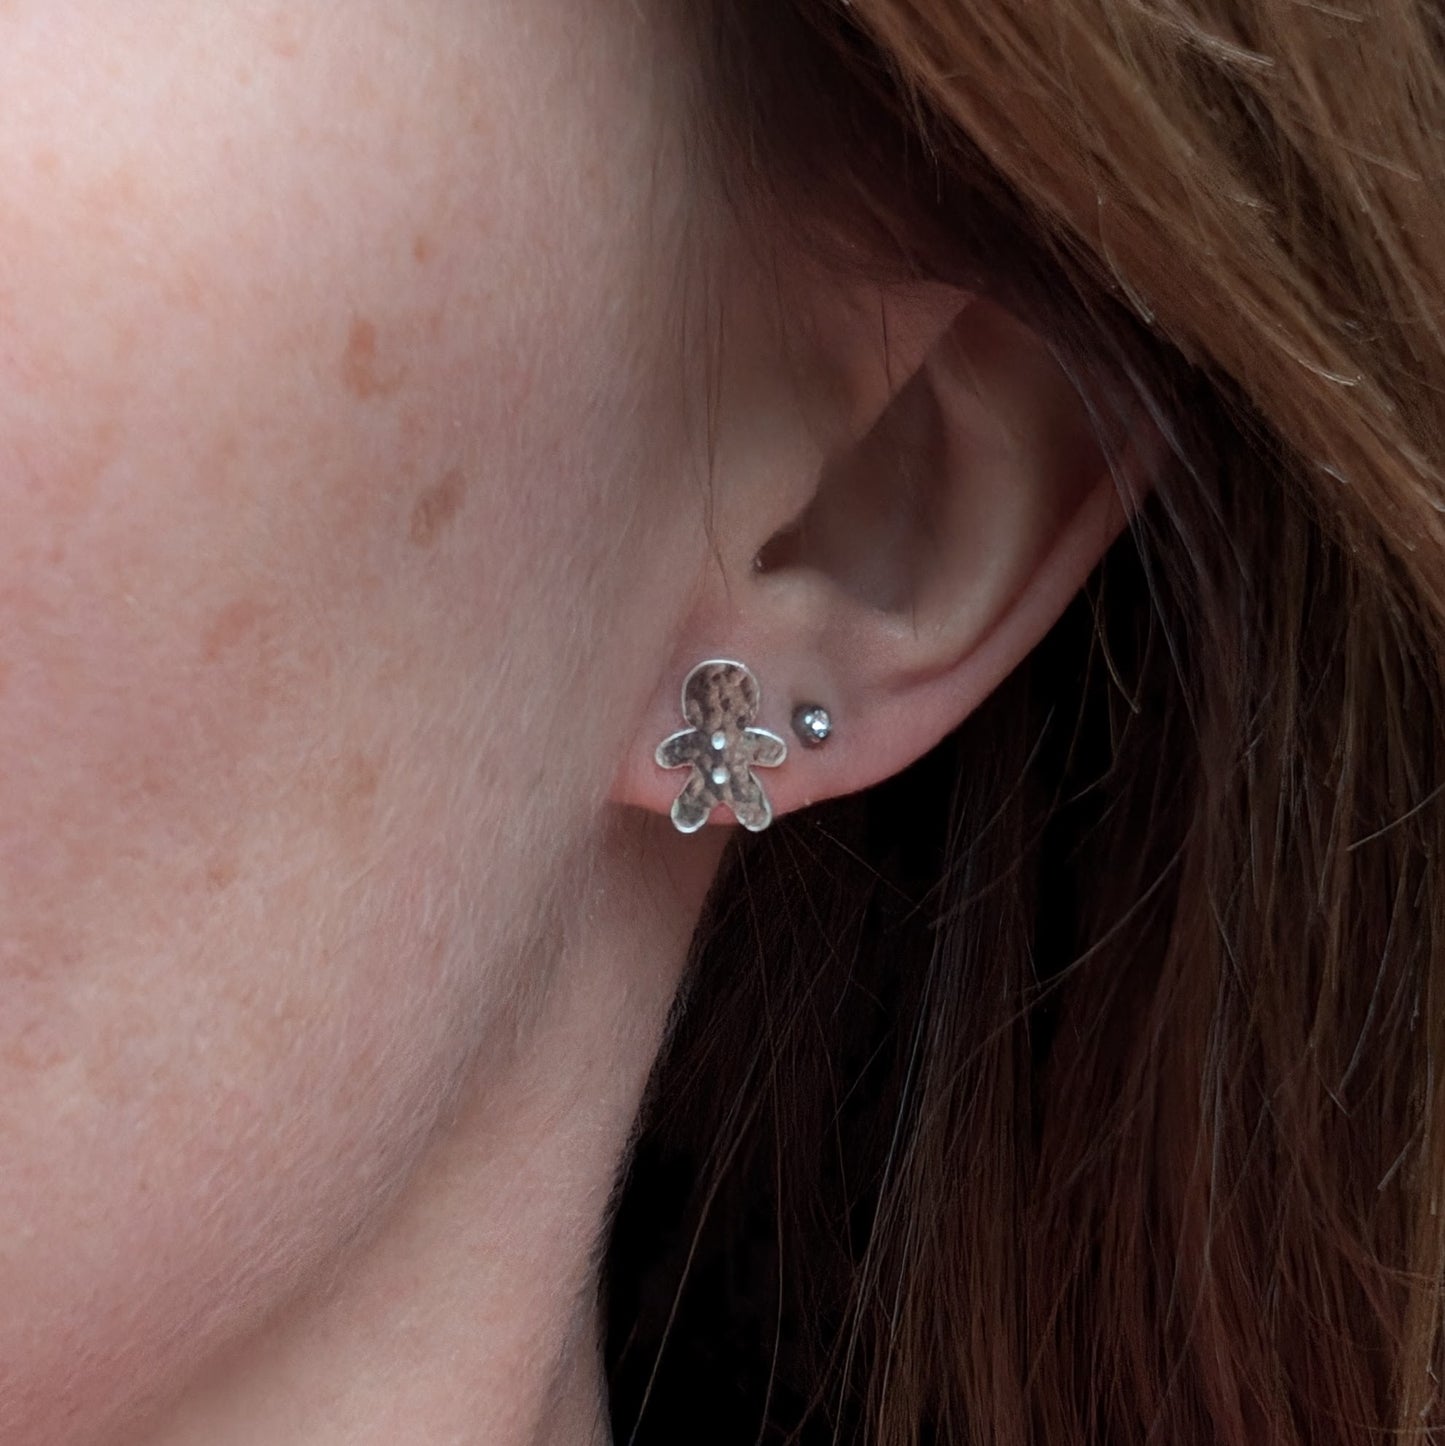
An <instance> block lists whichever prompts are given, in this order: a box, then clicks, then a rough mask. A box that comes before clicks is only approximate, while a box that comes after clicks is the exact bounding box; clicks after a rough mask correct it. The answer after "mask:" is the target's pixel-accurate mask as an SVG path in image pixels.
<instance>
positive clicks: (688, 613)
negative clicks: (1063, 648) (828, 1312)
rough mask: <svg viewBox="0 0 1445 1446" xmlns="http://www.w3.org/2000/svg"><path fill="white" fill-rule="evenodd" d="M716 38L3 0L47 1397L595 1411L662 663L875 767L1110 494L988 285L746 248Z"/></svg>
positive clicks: (1, 603)
mask: <svg viewBox="0 0 1445 1446" xmlns="http://www.w3.org/2000/svg"><path fill="white" fill-rule="evenodd" d="M699 73H700V67H699V66H698V64H697V57H695V56H694V55H692V54H691V52H690V49H689V41H688V39H687V37H686V36H685V35H684V33H683V32H682V30H681V28H680V27H678V26H677V25H675V24H674V23H673V18H672V16H671V14H670V12H669V10H668V7H666V6H665V5H663V4H660V3H651V0H646V3H642V0H637V3H634V0H587V3H586V4H580V3H578V0H407V3H406V4H404V5H403V4H400V3H396V0H351V3H349V4H348V5H347V6H346V7H344V8H340V7H337V6H334V5H331V4H323V3H320V0H317V3H292V4H288V5H286V6H278V5H274V4H271V3H262V0H208V3H206V4H205V5H198V4H195V3H193V0H141V3H136V4H128V5H118V4H115V3H113V0H60V3H57V0H0V95H3V96H4V97H5V100H4V103H3V105H0V508H3V515H4V518H5V527H4V528H3V529H0V1000H3V1008H0V1300H3V1301H4V1302H6V1304H5V1308H4V1309H3V1310H0V1440H3V1441H5V1442H6V1443H10V1446H70V1443H84V1446H90V1443H112V1442H126V1443H134V1446H182V1443H186V1446H189V1443H197V1446H199V1443H207V1446H252V1443H255V1446H261V1443H265V1446H292V1443H295V1446H329V1443H342V1442H345V1443H349V1446H369V1443H377V1446H381V1443H397V1442H403V1443H412V1442H415V1443H422V1446H429V1443H441V1442H446V1443H473V1442H475V1443H485V1446H530V1443H540V1442H547V1443H559V1446H582V1443H589V1442H596V1441H601V1440H604V1439H606V1427H605V1400H604V1390H603V1384H602V1381H601V1379H600V1372H599V1370H598V1365H597V1359H598V1354H597V1352H598V1336H597V1320H596V1314H597V1313H596V1301H595V1293H596V1276H595V1270H596V1258H597V1250H598V1245H599V1241H600V1240H601V1238H602V1236H603V1234H604V1232H605V1225H606V1206H607V1201H608V1198H609V1194H610V1191H611V1189H612V1186H613V1183H614V1180H615V1178H616V1174H617V1171H618V1169H619V1168H620V1166H621V1164H622V1162H623V1159H624V1151H625V1148H626V1144H627V1139H628V1136H629V1132H630V1130H631V1128H632V1125H633V1122H634V1119H635V1116H636V1111H637V1108H638V1102H639V1099H640V1096H641V1093H642V1090H643V1086H644V1084H645V1081H646V1077H647V1073H648V1071H649V1069H650V1067H651V1065H652V1062H653V1060H654V1058H655V1055H656V1052H657V1049H658V1047H659V1043H660V1040H661V1037H662V1031H663V1028H664V1023H665V1020H666V1016H667V1011H668V1009H669V1007H670V1005H671V1002H672V1000H673V997H674V995H675V992H676V989H677V986H678V983H679V980H680V978H681V975H682V971H683V968H684V960H685V956H686V950H687V943H688V939H689V937H690V935H691V933H692V931H693V928H694V925H695V923H696V919H697V915H698V911H699V909H700V906H701V903H702V899H703V895H704V893H705V890H706V888H707V886H708V884H709V882H710V880H711V878H712V876H713V874H714V872H715V870H716V867H717V864H718V860H719V858H720V855H721V852H722V848H723V846H724V842H725V840H726V839H727V837H728V835H729V832H730V830H729V828H728V827H727V825H728V822H729V820H728V819H727V818H726V816H725V812H724V811H722V810H719V811H718V813H717V814H715V815H714V818H713V821H712V826H709V827H708V828H706V829H704V830H703V831H702V832H701V833H699V834H698V835H696V836H695V837H692V838H686V839H684V838H682V837H681V836H679V835H678V834H677V833H676V832H675V831H674V830H673V829H672V827H671V825H670V824H669V822H668V818H667V813H668V809H669V807H670V805H671V802H672V799H673V797H674V795H675V793H676V790H677V786H678V777H677V775H676V774H669V773H667V772H666V771H664V770H662V769H660V768H658V767H657V765H656V763H655V761H654V759H653V750H654V749H655V747H656V744H657V742H658V740H659V739H661V738H662V737H663V736H665V735H666V734H668V733H670V732H673V731H675V730H676V728H677V727H678V726H679V724H678V719H677V697H678V688H679V686H680V681H681V679H682V677H683V676H684V675H685V673H686V672H687V669H688V668H689V667H690V666H691V665H692V664H693V663H695V662H696V661H698V660H699V659H702V658H707V657H718V656H721V657H739V658H743V659H745V660H746V661H747V663H748V665H749V666H750V667H751V668H753V670H754V671H755V672H757V673H758V675H759V677H760V678H761V679H762V680H763V684H764V689H765V707H764V713H763V716H761V717H760V718H759V720H758V722H759V725H760V726H761V727H765V728H769V729H772V730H773V731H775V732H779V733H785V732H786V730H787V718H788V714H789V711H790V709H791V707H792V704H793V702H794V701H796V699H797V698H800V697H801V698H808V699H816V700H819V701H823V702H826V703H827V704H828V706H829V707H830V711H831V712H832V713H833V716H834V719H835V721H836V722H837V724H838V735H837V738H836V739H835V741H834V742H832V743H830V744H829V746H828V748H826V749H823V750H818V751H817V752H815V753H807V752H805V751H804V750H802V749H801V748H794V749H793V750H792V752H791V755H790V758H789V761H788V763H787V765H786V766H784V767H783V768H780V769H777V770H773V771H772V772H771V773H770V775H769V777H768V794H769V797H770V799H771V801H772V804H773V809H774V812H775V813H776V814H778V815H780V816H781V815H783V814H786V813H788V812H790V811H792V810H794V809H797V808H799V807H801V806H804V805H806V804H807V803H808V802H810V801H812V800H815V799H819V798H823V797H826V796H829V795H831V794H835V793H842V792H847V791H850V790H852V789H856V788H860V787H866V786H867V785H868V784H870V783H872V782H874V781H876V779H878V778H880V777H883V776H886V775H887V774H888V773H890V772H893V771H895V770H896V769H897V768H900V767H902V766H904V765H905V764H906V763H908V762H909V761H911V759H912V758H914V757H916V756H918V754H919V753H920V752H921V751H923V750H924V749H926V748H927V747H928V746H929V745H930V744H931V743H932V742H933V741H935V740H936V739H937V738H938V737H940V736H942V734H943V733H944V732H946V731H947V730H948V729H949V728H950V727H952V726H953V725H954V724H955V723H956V722H957V721H958V720H959V719H960V718H962V717H963V716H964V714H966V713H967V711H968V710H969V709H970V708H971V707H973V706H974V705H975V704H976V703H977V701H978V700H979V699H980V698H982V697H983V696H985V695H986V694H987V692H988V691H989V690H990V689H991V688H992V687H993V686H994V685H995V684H996V683H997V681H998V680H999V679H1000V678H1001V677H1002V676H1003V675H1004V674H1005V673H1006V672H1007V671H1008V670H1009V669H1010V668H1011V667H1012V666H1013V665H1014V664H1015V663H1016V662H1017V660H1018V659H1019V658H1020V657H1022V656H1023V655H1024V653H1026V652H1027V651H1028V649H1029V648H1030V647H1031V646H1032V645H1033V643H1034V642H1035V641H1036V640H1037V638H1038V637H1039V636H1040V635H1041V634H1042V632H1043V631H1044V630H1045V629H1046V628H1047V627H1048V625H1049V623H1050V622H1051V621H1052V620H1053V618H1054V617H1056V616H1057V614H1058V612H1059V611H1060V609H1061V608H1062V607H1063V606H1064V604H1065V603H1066V602H1067V600H1068V598H1069V597H1070V596H1071V595H1072V594H1073V593H1074V591H1076V590H1077V588H1078V586H1079V584H1080V582H1081V581H1082V579H1083V577H1084V576H1085V575H1086V574H1087V571H1088V569H1089V567H1090V566H1091V565H1092V563H1093V562H1094V560H1096V559H1097V557H1098V556H1099V554H1100V552H1101V551H1102V550H1103V548H1104V547H1105V546H1106V545H1107V543H1108V541H1109V540H1110V538H1111V537H1112V536H1114V535H1115V533H1116V532H1117V530H1118V528H1119V526H1120V525H1121V523H1122V519H1123V510H1122V508H1121V507H1120V505H1119V503H1118V502H1117V500H1116V498H1115V495H1114V491H1113V489H1112V487H1111V486H1109V485H1107V484H1106V483H1105V482H1104V481H1102V480H1101V476H1100V469H1099V466H1098V459H1097V457H1096V456H1095V455H1093V454H1092V453H1091V452H1090V451H1089V449H1088V447H1087V445H1086V443H1085V441H1084V440H1083V432H1082V422H1081V417H1082V412H1081V409H1080V408H1079V407H1078V406H1077V403H1076V400H1075V399H1074V398H1073V394H1072V391H1071V389H1070V388H1069V386H1068V385H1067V384H1066V383H1065V382H1064V381H1063V379H1062V377H1061V376H1060V374H1059V373H1058V372H1057V369H1056V368H1052V363H1050V362H1049V361H1048V358H1047V355H1046V353H1045V352H1044V351H1043V350H1042V348H1041V347H1039V346H1038V345H1037V343H1036V341H1035V340H1034V339H1032V338H1031V335H1030V334H1027V333H1025V332H1023V331H1022V330H1021V329H1019V328H1016V327H1012V326H1011V325H1009V324H1008V323H1006V322H1005V321H1003V320H1001V319H1000V318H999V317H998V316H996V315H994V314H993V313H991V312H990V310H989V309H988V307H987V306H986V304H984V303H981V302H978V301H977V300H976V299H972V298H967V297H963V296H959V295H955V294H951V293H949V292H948V291H946V289H944V288H929V289H920V288H899V289H898V290H897V291H896V293H895V292H890V291H888V290H886V289H881V288H880V286H879V284H878V283H877V282H876V281H873V282H869V283H868V284H867V285H866V286H864V285H862V284H861V283H853V282H851V281H847V280H844V279H834V278H828V277H823V276H821V275H819V274H815V273H814V272H813V271H811V270H810V269H809V268H808V267H806V266H805V265H803V264H802V262H801V260H800V259H799V258H797V257H791V258H790V257H789V255H788V253H787V252H786V250H785V248H782V247H781V245H780V244H779V245H778V246H776V247H774V254H775V256H776V257H778V258H780V261H779V265H780V269H779V271H778V272H777V274H775V275H771V276H769V277H767V278H766V284H763V279H762V278H760V277H759V276H758V272H757V268H756V267H755V266H754V265H752V264H751V260H752V253H751V252H748V253H747V254H746V255H745V254H744V250H743V248H744V246H745V245H746V244H751V243H750V242H749V241H748V238H747V237H746V228H745V227H743V226H741V225H738V226H737V227H734V226H732V225H731V224H730V223H728V222H727V221H726V220H725V218H724V217H723V215H722V212H721V209H720V207H719V205H718V201H717V197H716V195H715V194H714V190H713V187H712V183H711V181H710V179H709V176H708V174H707V169H706V167H705V166H704V165H702V164H700V162H699V160H698V157H697V154H696V147H695V146H690V145H689V144H687V143H686V141H685V137H686V136H687V135H688V133H689V132H688V125H687V122H688V121H689V119H690V118H691V117H692V115H693V110H692V108H695V107H697V106H699V105H701V104H703V103H704V102H702V101H701V100H700V99H699V95H698V75H699ZM753 239H754V240H756V238H753ZM709 268H711V269H712V273H713V274H714V275H715V276H716V277H721V278H722V293H721V294H722V295H723V296H724V297H725V299H726V315H727V317H728V327H727V347H726V350H725V353H724V354H723V357H722V360H721V366H722V372H721V376H722V381H721V385H720V386H717V385H715V380H716V379H715V378H713V377H710V375H709V371H708V368H707V367H705V366H703V365H701V364H700V362H701V360H702V357H701V348H700V347H699V345H698V343H697V336H698V334H706V333H707V328H706V327H705V326H704V327H694V325H693V324H692V321H690V320H689V318H690V316H692V313H691V311H690V303H689V301H688V296H689V294H690V292H689V288H690V286H691V284H692V280H693V279H694V278H696V277H698V276H700V274H701V273H702V272H704V271H706V270H708V269H709ZM780 277H781V279H782V280H781V284H782V287H783V291H782V293H781V294H782V295H783V296H784V297H785V298H786V303H785V306H784V314H783V315H780V314H779V296H780V292H779V278H780ZM663 278H665V279H666V282H667V284H663V282H662V279H663ZM885 313H886V314H887V316H888V317H889V318H890V322H891V325H890V326H889V328H888V334H889V336H890V339H891V340H890V350H889V353H888V355H886V356H885V355H884V352H883V350H882V349H881V348H880V345H879V340H878V339H879V334H880V327H879V318H880V315H882V314H885ZM693 319H694V320H695V318H693ZM920 368H922V371H920ZM925 374H928V375H932V376H934V379H935V381H936V395H937V396H938V397H939V398H940V399H941V404H940V407H939V408H938V409H937V410H938V415H939V416H940V417H941V418H942V419H943V424H945V425H946V428H947V430H948V444H947V446H946V447H944V448H943V449H942V450H941V451H940V449H939V448H938V447H936V446H933V445H932V444H930V445H929V447H927V448H925V450H926V451H927V453H928V455H929V456H932V457H935V458H937V457H943V458H944V459H945V460H944V461H943V462H942V463H940V465H939V470H938V476H937V479H936V495H935V496H933V497H931V498H930V500H929V503H928V508H929V515H928V518H927V527H926V529H923V530H924V531H926V533H927V538H928V546H927V547H922V546H920V545H918V543H917V540H916V539H913V538H912V537H911V535H910V533H909V525H910V524H909V522H908V519H906V518H904V519H903V520H902V521H900V522H899V523H898V526H897V527H894V528H892V530H891V531H889V529H888V528H886V527H885V528H884V529H883V532H885V533H887V535H888V536H890V537H892V538H893V539H894V542H893V545H891V546H889V547H880V546H878V545H877V541H876V540H877V538H878V537H879V536H880V528H879V520H880V516H884V515H886V514H887V509H888V507H889V506H890V505H891V504H890V503H889V502H888V500H887V499H888V497H889V495H890V494H889V493H888V491H887V489H886V488H884V487H883V486H882V482H881V481H880V482H879V488H880V489H881V490H879V491H877V492H876V494H875V493H873V492H870V490H869V486H870V485H871V484H869V481H868V479H869V476H870V475H871V473H870V472H869V468H870V467H871V466H872V465H873V464H874V462H876V458H877V453H878V448H879V446H880V445H881V446H884V447H887V446H895V447H899V448H902V447H905V446H907V445H909V443H908V442H907V441H906V438H908V437H911V436H913V435H914V432H915V430H916V429H910V428H909V427H902V428H900V429H898V438H899V439H902V440H893V441H890V440H889V437H891V436H892V434H891V433H890V434H888V436H885V439H884V442H883V443H881V444H880V443H878V442H877V441H876V440H875V441H874V442H873V443H872V444H870V445H871V447H872V450H871V451H870V450H869V448H868V447H865V446H864V445H863V442H862V439H864V438H865V436H867V435H868V434H869V432H870V428H871V427H872V426H873V423H874V422H875V421H876V420H877V419H878V418H879V416H880V415H884V414H885V413H888V412H889V409H890V408H893V407H895V406H897V407H900V408H904V409H905V410H906V407H907V406H908V404H909V403H908V397H907V396H906V395H905V383H906V381H907V379H908V378H909V377H912V376H915V375H925ZM710 404H711V405H712V407H713V412H712V414H711V416H710V420H709V411H708V408H709V405H710ZM709 425H710V426H711V427H712V428H713V431H712V433H711V435H712V437H713V441H714V444H715V445H714V447H713V450H712V455H711V456H709V455H708V452H709V449H708V445H707V443H706V441H705V438H706V436H708V435H709V433H708V426H709ZM850 468H851V469H852V471H851V472H850V471H849V469H850ZM839 469H841V471H842V473H843V474H846V475H847V476H851V477H853V479H854V480H853V483H851V484H850V485H848V486H845V487H835V488H834V489H833V493H830V494H829V495H830V496H835V501H834V503H833V504H831V505H830V507H829V508H828V509H825V510H824V512H822V513H820V514H819V516H820V519H821V520H820V522H819V525H818V526H817V528H815V529H813V530H812V531H811V532H810V536H812V537H813V539H814V543H813V550H812V551H811V552H809V553H808V555H807V556H806V557H804V558H803V559H802V560H801V561H800V562H799V563H798V565H796V566H787V567H782V568H779V569H778V570H776V571H774V572H771V573H765V574H759V573H757V572H756V571H755V570H754V569H753V568H752V559H753V558H754V556H755V555H756V554H757V553H758V551H759V549H760V548H761V547H763V545H764V544H765V543H766V542H767V541H768V539H769V537H770V536H772V535H773V534H775V533H776V532H777V531H778V530H779V529H782V528H784V527H786V526H787V525H788V524H789V523H791V522H792V521H793V520H794V519H795V518H796V517H797V516H798V514H799V513H800V512H801V511H802V510H803V509H804V508H805V507H806V506H807V505H808V503H809V499H810V498H811V497H813V495H814V494H815V493H817V492H818V490H819V486H820V478H822V477H824V476H825V475H831V473H832V472H833V471H838V470H839ZM881 470H882V471H887V468H883V469H881ZM855 474H856V475H855ZM1146 474H1147V468H1145V467H1144V466H1143V465H1142V463H1141V465H1140V473H1139V478H1138V479H1137V480H1138V482H1139V485H1141V486H1142V485H1145V483H1146V482H1147V475H1146ZM859 478H861V479H862V481H861V482H859V480H858V479H859ZM709 490H711V495H712V498H713V504H714V505H713V506H712V508H711V509H710V510H709V509H708V508H706V507H704V505H703V499H704V497H705V496H706V495H708V493H709ZM870 498H872V499H873V501H870V500H869V499H870ZM879 498H881V499H883V500H882V501H881V502H877V499H879ZM875 503H877V505H875ZM880 507H881V508H882V512H880V511H879V508H880ZM915 521H916V519H915ZM850 539H851V541H850ZM863 540H866V543H867V546H866V547H865V546H863V545H862V544H863ZM864 556H866V564H864V565H860V564H859V561H858V559H859V557H864Z"/></svg>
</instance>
